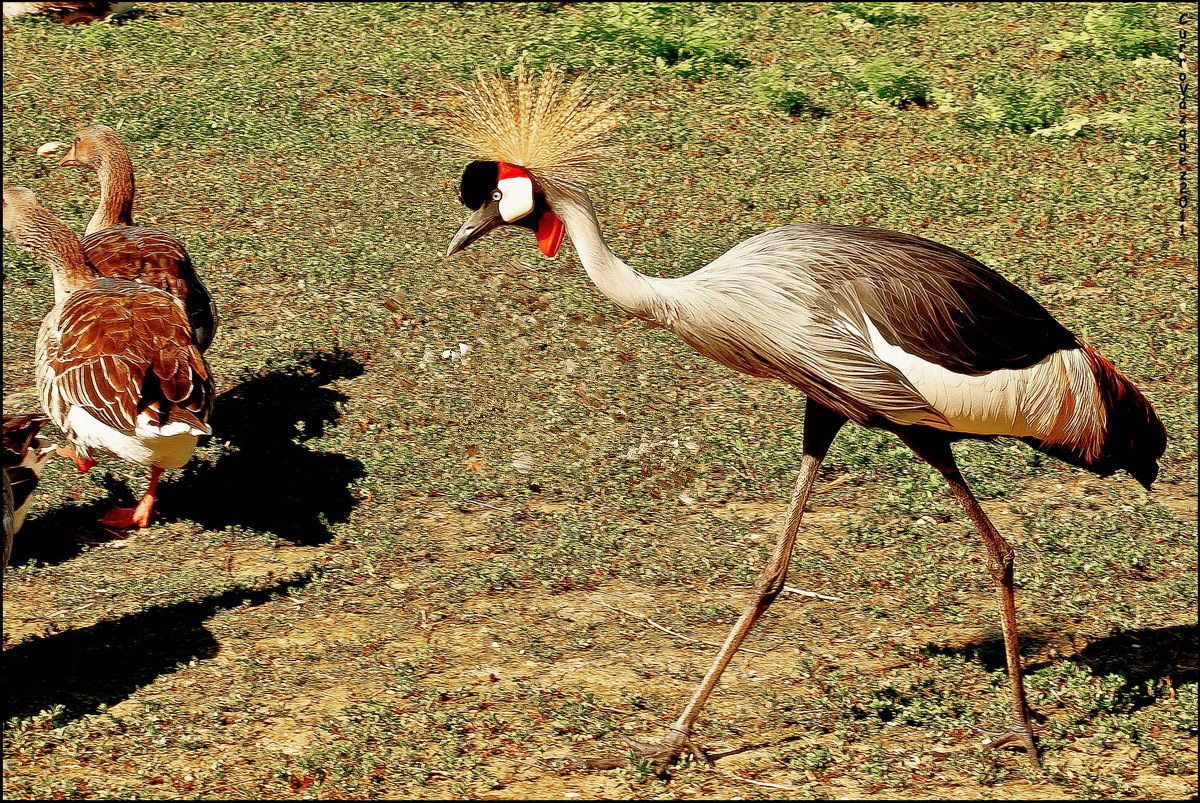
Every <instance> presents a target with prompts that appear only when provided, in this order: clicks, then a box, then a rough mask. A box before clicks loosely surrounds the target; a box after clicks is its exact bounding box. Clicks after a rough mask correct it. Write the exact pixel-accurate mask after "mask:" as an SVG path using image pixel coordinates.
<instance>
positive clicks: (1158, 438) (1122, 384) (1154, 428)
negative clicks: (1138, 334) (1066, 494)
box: [1024, 346, 1167, 489]
mask: <svg viewBox="0 0 1200 803" xmlns="http://www.w3.org/2000/svg"><path fill="white" fill-rule="evenodd" d="M1083 351H1084V354H1085V355H1086V356H1087V361H1088V364H1089V365H1090V366H1091V369H1092V374H1093V376H1095V378H1096V385H1097V387H1098V388H1099V390H1100V399H1101V402H1102V403H1103V405H1104V413H1105V428H1104V443H1102V444H1101V445H1100V449H1099V452H1098V453H1097V454H1095V455H1094V456H1090V457H1089V456H1088V455H1084V454H1081V453H1080V452H1079V451H1078V450H1076V449H1072V448H1070V447H1068V446H1065V445H1063V444H1060V443H1050V442H1047V441H1042V440H1038V439H1036V438H1025V439H1024V440H1026V441H1027V442H1028V443H1030V444H1031V445H1032V446H1034V447H1035V448H1036V449H1038V450H1039V451H1042V452H1045V453H1046V454H1049V455H1053V456H1054V457H1057V458H1058V459H1060V460H1062V461H1064V462H1067V463H1070V464H1072V465H1075V466H1079V467H1080V468H1086V469H1088V470H1089V471H1094V472H1096V473H1097V474H1099V475H1100V476H1102V477H1107V476H1108V475H1109V474H1112V473H1113V472H1114V471H1116V470H1117V469H1125V470H1126V471H1128V472H1129V473H1130V474H1131V475H1132V476H1133V478H1134V479H1135V480H1137V481H1138V482H1140V483H1141V484H1142V485H1143V486H1145V487H1146V488H1147V489H1149V488H1150V485H1151V483H1153V482H1154V480H1155V478H1156V477H1158V459H1159V458H1160V457H1162V455H1163V452H1164V451H1166V448H1167V430H1166V428H1165V427H1163V423H1162V421H1160V420H1159V418H1158V414H1157V413H1156V412H1154V406H1153V405H1151V404H1150V402H1149V401H1147V400H1146V397H1145V396H1143V395H1142V392H1141V391H1140V390H1138V389H1137V388H1136V387H1134V385H1133V383H1132V382H1130V381H1129V380H1128V379H1126V378H1125V375H1124V374H1122V373H1121V372H1120V371H1118V370H1117V369H1116V367H1114V366H1113V364H1112V363H1111V362H1109V361H1108V360H1107V359H1106V358H1105V357H1103V356H1102V355H1100V354H1099V353H1097V352H1096V351H1095V349H1093V348H1092V347H1091V346H1083Z"/></svg>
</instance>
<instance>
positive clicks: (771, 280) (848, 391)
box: [666, 249, 947, 427]
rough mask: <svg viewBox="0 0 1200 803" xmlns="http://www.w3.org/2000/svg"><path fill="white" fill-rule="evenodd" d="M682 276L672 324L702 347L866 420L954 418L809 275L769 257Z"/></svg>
mask: <svg viewBox="0 0 1200 803" xmlns="http://www.w3.org/2000/svg"><path fill="white" fill-rule="evenodd" d="M735 250H736V249H735ZM731 253H732V252H731ZM714 264H715V263H714ZM675 281H676V282H680V284H676V285H675V286H674V287H675V290H676V292H675V293H674V304H673V305H672V309H671V310H670V311H669V313H668V314H667V315H666V319H667V320H668V321H669V324H668V325H670V327H671V328H672V329H673V330H674V331H675V333H676V334H678V335H679V336H680V337H681V338H683V340H684V341H685V342H687V343H688V344H689V345H690V346H692V347H693V348H694V349H696V350H697V351H699V352H700V353H701V354H704V355H705V356H707V357H710V358H712V359H714V360H716V361H718V362H720V363H722V364H724V365H726V366H728V367H730V368H733V369H734V370H737V371H741V372H743V373H746V374H750V375H751V376H757V377H768V378H773V379H780V380H783V381H785V382H788V383H789V384H792V385H794V386H796V387H798V388H799V389H800V390H802V391H804V393H805V394H806V395H808V396H809V397H811V398H812V399H813V400H815V401H817V402H819V403H821V404H823V405H825V406H826V407H829V408H830V409H832V410H835V411H837V412H839V413H841V414H843V415H845V416H846V417H847V418H849V419H851V420H852V421H857V422H858V423H860V424H878V423H881V419H884V420H887V421H891V422H894V423H900V424H913V425H916V424H924V425H927V426H943V427H944V426H946V425H947V422H946V419H945V417H944V416H942V414H941V413H939V412H938V411H937V410H936V409H934V408H933V407H932V406H931V405H930V404H929V403H928V401H927V400H926V399H925V398H924V397H922V395H921V394H920V393H919V392H917V390H916V389H915V388H914V387H913V386H912V384H911V383H910V382H909V381H908V379H907V378H906V377H905V376H904V375H903V374H902V373H901V372H900V371H898V370H897V369H896V368H895V367H893V366H891V365H889V364H888V363H886V362H884V361H883V360H881V359H879V358H878V357H877V356H876V355H875V353H874V352H873V351H872V348H871V344H870V341H869V339H868V337H867V336H866V334H864V331H863V327H862V326H861V325H859V324H856V322H855V321H854V320H853V319H852V317H851V316H850V315H849V314H847V312H845V311H843V310H841V309H839V308H838V307H836V306H834V305H830V304H826V303H823V300H822V298H821V297H820V293H819V291H818V290H819V289H818V287H817V286H816V285H815V284H814V283H813V282H812V281H811V277H808V276H806V275H805V274H804V273H802V272H799V271H796V270H794V269H789V267H788V266H784V265H780V264H778V263H777V262H776V261H773V260H771V259H759V260H753V261H741V262H740V264H739V269H738V270H737V271H736V272H735V273H731V274H723V272H721V271H704V272H697V273H695V274H692V275H691V276H690V277H685V278H684V279H682V280H675Z"/></svg>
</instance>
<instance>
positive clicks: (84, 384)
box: [4, 187, 213, 528]
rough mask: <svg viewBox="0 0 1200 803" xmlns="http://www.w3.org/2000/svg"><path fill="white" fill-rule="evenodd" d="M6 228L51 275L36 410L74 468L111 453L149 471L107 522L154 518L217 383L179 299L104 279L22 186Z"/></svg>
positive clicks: (10, 198) (203, 424) (199, 431)
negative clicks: (160, 492) (163, 487)
mask: <svg viewBox="0 0 1200 803" xmlns="http://www.w3.org/2000/svg"><path fill="white" fill-rule="evenodd" d="M4 230H5V231H6V232H9V233H11V234H12V235H13V236H14V238H15V239H16V241H17V243H18V244H19V245H20V246H21V247H22V248H24V249H26V250H27V251H29V252H30V253H31V254H33V255H34V256H36V257H38V258H39V259H42V260H43V261H45V262H46V263H47V264H49V266H50V269H51V271H52V272H53V275H54V307H53V308H52V309H51V310H50V312H49V313H48V314H47V315H46V318H45V319H44V320H43V321H42V327H41V329H40V331H39V332H38V339H37V354H36V363H37V368H36V378H37V389H38V395H39V397H40V398H41V402H42V408H43V409H44V410H45V412H46V414H47V415H48V416H49V417H50V420H52V421H53V422H54V424H55V426H57V427H58V428H59V429H61V430H62V431H63V433H64V434H65V435H66V437H67V440H68V442H69V444H70V445H69V447H68V448H67V449H66V450H64V452H63V453H64V454H65V455H66V456H68V457H70V458H71V459H73V460H74V461H75V464H76V465H77V466H78V467H79V470H80V471H87V470H89V469H90V468H92V466H94V465H96V460H95V458H94V457H93V455H94V454H97V453H101V452H104V453H108V454H112V455H115V456H117V457H120V458H122V459H123V460H127V461H129V462H131V463H136V464H137V465H140V466H147V467H148V468H149V469H150V485H149V488H148V489H147V491H146V494H145V495H144V496H143V497H142V500H141V501H140V502H139V503H138V505H137V507H135V508H114V509H113V510H112V511H110V512H109V513H107V514H105V516H104V517H102V518H101V519H100V522H101V523H102V524H104V525H106V526H109V527H119V528H125V527H145V526H147V525H148V524H149V523H150V514H151V512H152V510H153V507H154V498H155V493H156V490H157V487H158V478H159V476H160V475H161V474H162V472H163V471H164V470H168V469H173V468H179V467H181V466H182V465H184V464H185V463H186V462H187V461H188V459H189V458H190V457H191V455H192V451H193V450H194V449H195V447H196V439H197V438H198V437H199V436H200V435H208V434H211V432H212V430H211V428H210V427H209V426H208V424H207V421H208V417H209V415H210V414H211V412H212V403H213V386H212V379H211V376H210V374H209V369H208V365H207V363H205V361H204V357H203V355H201V354H200V350H199V349H198V348H197V346H196V344H195V342H194V341H193V339H192V333H191V331H190V329H189V327H188V320H187V316H186V315H185V314H184V311H183V307H182V305H181V304H180V302H179V300H178V299H177V298H175V297H173V296H171V295H170V294H168V293H166V292H163V291H162V290H159V289H157V288H155V287H151V286H149V285H147V284H142V283H140V282H136V281H130V280H128V279H119V278H110V277H106V276H101V275H100V274H99V273H98V272H97V271H96V269H95V268H94V267H92V265H91V264H89V263H88V261H87V259H86V258H85V257H84V253H83V248H82V246H80V244H79V240H78V239H77V238H76V237H75V235H74V234H73V233H72V232H71V230H70V229H69V228H67V226H66V225H65V224H64V223H62V221H60V220H58V219H57V218H55V217H54V216H53V215H52V214H50V213H49V212H48V211H46V210H45V209H44V208H43V207H42V206H41V205H40V204H39V203H38V201H37V198H36V197H35V196H34V194H33V193H32V192H30V191H29V190H27V189H25V188H24V187H12V188H9V189H6V190H5V191H4Z"/></svg>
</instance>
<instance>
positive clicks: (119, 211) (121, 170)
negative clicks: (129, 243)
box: [84, 151, 133, 234]
mask: <svg viewBox="0 0 1200 803" xmlns="http://www.w3.org/2000/svg"><path fill="white" fill-rule="evenodd" d="M96 174H97V176H98V177H99V178H100V206H98V207H97V208H96V212H95V214H93V215H92V219H91V220H90V221H88V225H87V230H86V231H85V232H84V233H85V234H93V233H95V232H98V231H104V230H105V229H111V228H113V227H114V226H132V225H133V163H132V162H130V161H129V154H127V153H124V152H120V151H110V152H109V153H107V154H105V155H104V157H103V159H102V160H101V161H100V167H99V168H98V169H97V170H96Z"/></svg>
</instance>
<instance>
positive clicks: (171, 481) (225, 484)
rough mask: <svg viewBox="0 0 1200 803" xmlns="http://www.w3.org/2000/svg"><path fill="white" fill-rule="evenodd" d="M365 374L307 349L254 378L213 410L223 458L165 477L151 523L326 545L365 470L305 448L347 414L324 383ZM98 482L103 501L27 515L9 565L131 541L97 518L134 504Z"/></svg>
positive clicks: (348, 360) (349, 362) (337, 357)
mask: <svg viewBox="0 0 1200 803" xmlns="http://www.w3.org/2000/svg"><path fill="white" fill-rule="evenodd" d="M364 370H365V367H364V365H363V363H362V362H361V361H359V360H358V359H356V358H355V357H354V356H352V355H351V354H349V353H348V352H346V351H343V350H341V349H333V350H318V351H311V352H305V353H303V354H300V355H298V357H297V358H296V361H295V363H294V364H292V365H290V366H287V367H285V368H272V369H270V370H262V371H259V372H257V373H249V372H248V373H247V375H246V376H245V377H244V378H243V380H242V381H241V382H240V383H239V384H237V385H236V386H234V387H233V388H230V389H229V390H227V391H225V392H224V393H222V394H221V395H220V396H219V397H218V398H217V401H216V405H215V407H214V409H213V415H212V419H211V424H212V428H213V440H216V441H219V442H221V443H222V444H223V445H224V448H223V450H222V452H221V454H220V455H219V456H218V457H216V458H215V460H206V459H204V458H202V457H200V456H199V455H198V456H197V457H195V458H193V460H192V462H191V463H189V464H188V465H187V466H186V467H185V468H184V469H183V473H182V474H181V475H180V476H178V477H172V476H171V475H170V474H167V475H166V476H165V477H164V478H163V481H162V483H161V484H160V485H159V497H158V502H157V504H156V506H155V521H181V520H189V521H194V522H196V523H197V524H200V525H201V526H203V527H204V528H205V529H210V530H220V529H223V528H225V527H227V526H230V525H240V526H243V527H248V528H251V529H256V530H260V531H263V532H270V533H274V534H275V535H278V536H279V537H281V538H283V539H286V540H288V541H291V542H293V543H295V544H303V545H314V544H322V543H326V542H328V541H329V539H330V537H331V533H330V530H329V525H330V524H332V523H336V522H342V521H346V520H347V519H348V518H349V516H350V512H351V511H352V510H353V508H354V506H355V505H357V504H358V499H356V498H355V496H354V495H353V493H352V492H351V491H350V485H351V484H352V483H353V482H354V481H355V480H358V479H361V478H362V477H364V476H365V475H366V472H365V470H364V468H363V464H362V463H361V462H360V461H358V460H355V459H353V458H350V457H346V456H345V455H341V454H337V453H335V452H318V451H314V450H312V449H309V448H308V447H306V446H304V445H303V441H307V440H311V439H313V438H319V437H322V436H323V435H324V434H325V430H326V427H328V426H330V425H332V424H334V423H336V422H337V420H338V418H339V417H340V415H341V411H340V410H339V409H338V407H339V405H340V404H341V403H342V402H344V401H346V399H347V397H346V396H345V395H344V394H342V393H339V392H338V391H336V390H334V389H332V388H329V387H326V385H328V384H329V383H331V382H334V381H336V380H339V379H351V378H354V377H357V376H360V375H362V373H363V371H364ZM135 470H136V469H135ZM99 482H100V484H101V485H103V486H104V488H105V490H106V491H107V494H106V496H105V497H104V498H102V499H98V500H96V501H93V502H87V503H83V504H70V505H64V506H62V507H59V508H57V509H55V510H51V511H48V512H46V513H42V514H35V515H31V516H30V518H29V520H28V521H26V523H25V526H24V527H22V528H21V532H20V533H19V534H18V535H17V537H16V539H15V541H14V544H13V555H12V560H11V564H12V565H13V566H20V565H22V564H25V563H29V562H38V563H42V564H45V565H54V564H58V563H63V562H65V561H67V560H70V559H71V558H73V557H75V556H76V555H78V554H79V553H80V552H82V551H83V550H84V548H85V547H87V546H89V545H94V544H99V543H104V542H106V541H112V540H114V539H117V538H122V537H125V536H122V535H120V534H118V533H116V532H114V531H112V530H108V529H106V528H104V527H102V526H101V525H100V524H99V523H98V522H97V519H99V518H100V516H102V515H104V513H105V512H106V511H108V510H109V509H110V508H111V507H112V506H113V505H122V506H131V505H134V504H136V502H137V497H136V496H135V495H134V493H133V492H132V491H131V490H130V488H129V486H128V485H127V484H126V483H125V482H124V481H122V480H121V479H118V478H117V477H115V476H113V475H112V474H109V473H106V474H104V475H102V476H101V477H100V480H99Z"/></svg>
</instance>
